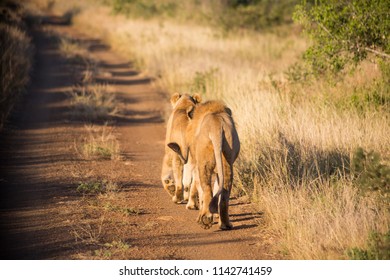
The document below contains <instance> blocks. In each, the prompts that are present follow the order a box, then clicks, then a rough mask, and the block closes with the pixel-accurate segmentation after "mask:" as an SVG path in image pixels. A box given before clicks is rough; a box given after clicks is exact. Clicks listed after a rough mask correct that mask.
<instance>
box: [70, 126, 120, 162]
mask: <svg viewBox="0 0 390 280" xmlns="http://www.w3.org/2000/svg"><path fill="white" fill-rule="evenodd" d="M85 129H86V137H85V138H84V140H83V141H82V144H81V147H79V148H77V150H78V153H79V154H80V155H81V157H82V158H84V159H88V160H89V159H112V160H114V159H120V148H119V142H118V140H117V139H116V137H115V134H114V128H113V127H110V126H108V125H107V124H105V125H104V126H96V125H85Z"/></svg>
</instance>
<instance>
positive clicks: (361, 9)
mask: <svg viewBox="0 0 390 280" xmlns="http://www.w3.org/2000/svg"><path fill="white" fill-rule="evenodd" d="M308 2H309V1H302V3H301V4H300V5H297V6H296V9H295V13H294V19H295V21H297V22H299V23H301V24H302V25H303V27H304V29H305V31H306V32H307V33H308V35H309V37H310V38H311V39H312V41H313V44H312V46H311V47H310V48H309V49H308V50H307V51H306V53H305V55H304V59H305V60H306V61H308V62H309V63H310V64H311V66H312V68H313V70H314V71H315V72H316V73H317V74H322V73H325V72H330V73H339V72H340V71H341V70H343V69H344V68H345V67H346V66H347V65H356V64H358V63H359V62H360V61H362V60H364V59H366V58H367V57H368V54H372V55H375V56H377V57H381V58H385V59H389V58H390V55H389V53H390V40H389V26H390V16H389V6H388V1H387V0H372V1H366V0H350V1H338V0H329V1H315V4H314V5H313V4H312V3H308Z"/></svg>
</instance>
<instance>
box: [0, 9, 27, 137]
mask: <svg viewBox="0 0 390 280" xmlns="http://www.w3.org/2000/svg"><path fill="white" fill-rule="evenodd" d="M0 13H1V19H0V42H1V45H0V61H1V67H0V77H1V78H0V130H1V128H2V127H3V125H4V122H5V121H6V119H7V116H8V115H9V113H10V112H11V110H12V108H13V107H14V105H15V103H16V101H17V100H18V99H19V97H20V95H21V93H22V92H23V91H24V89H25V87H26V85H27V83H28V81H29V74H30V73H29V72H30V69H31V66H32V54H33V47H32V45H31V42H30V38H29V36H28V35H27V34H26V32H25V26H24V24H23V21H22V19H21V17H22V13H23V11H22V8H21V7H20V6H18V5H16V4H12V2H7V3H3V2H2V3H0ZM21 54H23V55H21Z"/></svg>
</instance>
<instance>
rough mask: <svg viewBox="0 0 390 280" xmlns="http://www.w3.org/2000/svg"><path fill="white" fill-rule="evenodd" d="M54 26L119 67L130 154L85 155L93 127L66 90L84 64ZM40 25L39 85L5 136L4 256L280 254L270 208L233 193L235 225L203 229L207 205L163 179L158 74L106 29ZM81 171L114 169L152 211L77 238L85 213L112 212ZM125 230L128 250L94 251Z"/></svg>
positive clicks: (125, 147)
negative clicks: (104, 38)
mask: <svg viewBox="0 0 390 280" xmlns="http://www.w3.org/2000/svg"><path fill="white" fill-rule="evenodd" d="M53 30H55V31H56V32H60V33H61V34H68V35H70V36H72V37H74V38H78V39H79V40H81V41H84V42H88V44H89V49H90V51H91V53H92V55H93V57H94V59H96V60H98V61H99V65H100V66H99V67H100V69H101V70H102V72H103V73H109V75H103V76H102V77H98V80H99V82H101V83H110V84H111V85H113V86H114V87H115V89H116V92H118V99H119V100H120V101H121V111H122V112H123V115H122V116H121V117H117V118H115V119H114V126H115V134H116V135H117V137H118V140H119V142H120V148H121V154H122V159H121V160H115V161H92V160H89V161H87V160H82V159H80V157H79V156H78V154H77V152H76V149H75V144H74V143H75V141H77V139H80V138H81V137H83V133H84V130H85V128H84V124H83V122H81V121H79V120H74V119H73V118H71V117H70V110H71V106H70V101H69V96H68V95H67V94H66V92H68V91H70V89H71V88H72V86H73V85H74V84H75V83H77V80H76V77H77V73H75V71H76V70H77V69H76V70H75V68H74V67H73V66H72V65H71V64H70V62H69V61H67V60H66V59H65V58H64V57H63V56H61V54H60V52H59V50H58V47H57V44H56V43H55V40H53V39H52V38H50V31H53ZM33 35H34V44H35V46H36V49H37V56H36V60H37V63H36V67H35V70H34V75H33V81H32V85H31V87H30V89H29V92H28V94H27V95H26V96H25V98H24V100H23V102H22V103H21V104H20V106H18V108H17V110H16V112H15V114H14V116H13V117H12V118H11V120H10V123H9V124H8V126H7V128H6V129H5V130H4V131H3V132H2V135H1V136H0V218H1V220H0V222H1V225H0V234H1V238H0V245H1V250H0V256H1V258H2V259H79V258H104V257H107V258H127V259H270V258H271V259H272V258H275V256H274V255H272V254H271V253H270V249H269V248H268V246H267V245H266V242H265V241H264V238H263V237H262V234H261V232H262V227H261V225H262V216H261V214H258V213H256V214H254V213H253V209H252V208H251V206H250V205H249V204H246V203H244V202H242V201H240V200H238V199H234V198H233V199H232V200H231V208H230V211H231V220H232V223H233V225H234V230H231V231H220V230H218V227H217V225H215V226H214V227H212V228H211V229H210V230H203V229H202V228H200V226H198V225H197V224H196V222H195V218H196V216H197V211H187V210H186V209H185V205H175V204H173V203H172V202H171V201H170V199H169V197H168V195H167V194H166V193H165V192H164V190H163V189H162V187H161V184H160V179H159V175H160V170H161V160H162V156H163V150H164V146H163V141H164V136H165V124H164V120H163V118H162V115H163V112H164V110H165V108H166V106H167V100H166V99H165V98H164V97H163V96H162V95H161V94H159V93H158V92H157V91H156V90H155V89H154V88H153V87H152V85H151V80H150V79H149V78H148V77H145V76H143V75H140V74H138V73H137V72H135V70H134V69H133V68H132V67H131V64H130V63H128V62H127V61H126V60H124V59H122V58H121V57H120V55H118V54H115V53H113V52H112V51H110V50H109V49H108V48H107V46H105V45H104V44H102V43H101V42H100V41H99V40H96V38H88V37H85V36H83V35H82V34H79V33H78V32H77V30H74V29H73V28H72V27H69V26H45V27H39V28H37V29H36V30H35V31H34V32H33ZM76 72H77V71H76ZM75 173H81V174H83V173H91V174H94V175H93V176H97V177H99V178H100V177H102V178H103V177H104V176H109V177H112V178H113V180H115V181H116V182H117V183H118V184H119V185H120V186H121V187H122V188H121V192H120V194H118V195H119V196H121V201H125V203H126V204H128V205H129V206H131V207H138V208H140V209H143V212H144V213H143V214H141V215H132V216H130V217H124V218H123V220H122V221H119V222H118V220H115V222H112V221H111V222H107V225H106V229H105V230H104V232H103V233H102V234H101V238H100V239H99V240H100V241H98V242H94V243H93V244H92V243H88V242H84V241H83V240H80V238H75V234H74V232H75V229H78V228H80V227H79V226H78V225H77V224H76V222H75V221H79V220H80V217H82V216H83V215H84V221H85V219H86V218H88V219H89V220H90V221H91V225H92V227H93V226H95V225H96V224H97V223H98V221H100V220H101V221H102V223H105V221H108V218H107V217H106V219H105V220H103V219H101V217H102V216H101V215H100V216H99V217H98V218H96V217H94V216H93V215H92V216H91V215H89V214H88V215H89V216H88V217H85V216H87V214H86V213H83V209H84V208H82V207H80V205H85V201H84V202H83V201H82V200H83V199H82V197H80V195H79V194H77V193H76V192H75V189H76V187H77V182H78V181H79V180H80V179H79V178H76V176H75V175H74V174H75ZM80 176H83V175H80ZM80 201H82V202H80ZM80 203H84V204H80ZM88 209H89V208H88ZM78 210H79V211H78ZM94 213H95V214H96V215H98V214H99V213H96V211H95V212H94ZM100 214H101V213H100ZM107 215H108V216H110V214H107ZM113 215H114V214H113ZM103 218H104V217H103ZM84 224H85V223H84ZM119 237H120V240H122V241H125V242H126V244H128V245H129V247H128V248H126V250H125V252H124V253H121V255H115V253H113V254H112V255H108V256H104V255H103V256H102V255H96V254H94V253H93V252H96V250H98V249H101V248H105V247H104V244H106V243H107V242H112V241H114V240H117V239H118V238H119Z"/></svg>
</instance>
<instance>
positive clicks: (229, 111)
mask: <svg viewBox="0 0 390 280" xmlns="http://www.w3.org/2000/svg"><path fill="white" fill-rule="evenodd" d="M225 112H226V113H228V114H229V116H232V110H230V108H228V107H226V108H225Z"/></svg>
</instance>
